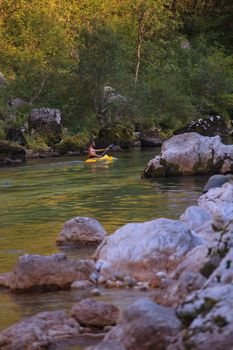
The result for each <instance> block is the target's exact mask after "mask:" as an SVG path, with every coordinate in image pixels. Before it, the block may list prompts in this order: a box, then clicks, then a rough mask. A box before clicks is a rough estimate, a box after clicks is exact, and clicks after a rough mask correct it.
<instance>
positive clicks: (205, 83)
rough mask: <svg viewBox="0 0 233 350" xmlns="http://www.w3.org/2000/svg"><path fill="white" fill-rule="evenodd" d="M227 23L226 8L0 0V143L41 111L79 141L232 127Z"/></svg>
mask: <svg viewBox="0 0 233 350" xmlns="http://www.w3.org/2000/svg"><path fill="white" fill-rule="evenodd" d="M232 23H233V5H232V4H231V2H230V1H227V0H218V1H217V0H197V1H192V0H157V1H154V0H146V1H145V0H124V1H120V0H112V1H111V2H109V1H107V0H80V1H78V2H77V1H70V0H63V1H58V0H50V1H45V0H40V1H37V0H30V1H29V0H17V1H15V0H2V1H1V4H0V73H1V75H0V137H1V138H4V135H5V132H6V128H7V127H9V126H12V125H13V126H16V127H22V126H23V125H24V122H25V121H26V119H27V116H28V113H29V111H30V110H31V109H33V108H40V107H49V108H57V109H60V110H61V113H62V118H63V119H62V123H63V126H64V127H65V128H67V129H68V134H69V135H70V136H71V137H73V135H76V134H77V133H78V132H82V133H83V135H84V138H85V137H86V134H87V132H88V133H89V134H90V135H92V134H96V133H98V131H99V130H100V129H103V128H104V129H106V128H111V127H112V126H113V125H119V124H120V125H123V128H124V125H125V126H126V127H127V125H130V128H132V130H134V131H145V129H146V130H153V129H154V130H162V131H163V132H168V133H169V130H174V129H176V128H179V127H182V126H183V125H184V124H185V123H187V122H188V121H190V120H193V119H197V118H200V117H203V116H206V115H209V114H211V113H214V114H219V115H222V116H224V117H226V118H228V119H229V118H232V117H233V115H232V107H233V93H232V91H233V66H232V64H233V49H232V39H233V38H232V36H233V34H232V33H233V30H232ZM156 128H157V129H156ZM126 134H127V133H126ZM72 141H73V142H74V144H75V142H76V141H75V140H72ZM66 142H70V141H68V140H66Z"/></svg>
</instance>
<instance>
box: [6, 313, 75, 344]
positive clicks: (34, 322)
mask: <svg viewBox="0 0 233 350" xmlns="http://www.w3.org/2000/svg"><path fill="white" fill-rule="evenodd" d="M78 334H79V324H78V323H77V322H76V321H75V320H74V319H73V318H70V317H68V316H67V315H66V314H65V312H63V311H53V312H41V313H38V314H37V315H35V316H33V317H29V318H26V319H25V320H23V321H20V322H17V323H16V324H14V325H13V326H11V327H9V328H7V329H6V330H5V331H3V332H1V333H0V348H1V350H13V349H14V350H16V349H17V350H20V349H26V350H35V349H48V347H49V346H51V345H52V344H54V343H56V342H57V341H60V340H62V339H67V338H69V337H75V336H77V335H78Z"/></svg>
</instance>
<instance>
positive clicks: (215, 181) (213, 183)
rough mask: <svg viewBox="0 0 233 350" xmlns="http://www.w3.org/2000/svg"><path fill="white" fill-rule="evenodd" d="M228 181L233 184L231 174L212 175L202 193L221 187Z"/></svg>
mask: <svg viewBox="0 0 233 350" xmlns="http://www.w3.org/2000/svg"><path fill="white" fill-rule="evenodd" d="M228 181H231V182H233V175H231V174H227V175H213V176H211V177H210V178H209V180H208V181H207V183H206V185H205V187H204V188H203V191H202V193H206V192H208V191H209V190H210V189H211V188H215V187H221V186H222V185H223V184H225V183H226V182H228Z"/></svg>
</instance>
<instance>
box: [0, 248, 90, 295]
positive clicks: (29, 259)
mask: <svg viewBox="0 0 233 350" xmlns="http://www.w3.org/2000/svg"><path fill="white" fill-rule="evenodd" d="M94 271H95V264H94V262H93V261H91V260H72V259H68V258H67V257H66V256H65V255H64V254H53V255H51V256H41V255H29V254H25V255H23V256H21V257H20V258H19V260H18V262H17V264H16V267H15V269H14V270H13V272H12V273H11V274H10V275H8V276H7V282H8V286H7V283H6V280H5V285H4V286H5V287H6V286H7V287H8V288H9V289H10V290H12V291H31V290H37V291H38V290H39V291H40V290H42V291H43V290H53V289H64V288H67V287H69V286H70V285H71V283H72V282H74V281H76V280H84V279H89V276H90V274H91V273H92V272H94ZM0 280H1V279H0ZM2 284H3V283H2Z"/></svg>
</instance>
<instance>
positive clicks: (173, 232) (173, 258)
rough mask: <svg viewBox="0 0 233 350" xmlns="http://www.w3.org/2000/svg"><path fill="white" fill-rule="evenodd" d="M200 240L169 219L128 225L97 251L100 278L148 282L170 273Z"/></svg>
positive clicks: (178, 223)
mask: <svg viewBox="0 0 233 350" xmlns="http://www.w3.org/2000/svg"><path fill="white" fill-rule="evenodd" d="M201 243H203V239H202V238H200V237H198V236H197V235H195V234H194V233H193V232H192V231H191V230H190V229H189V228H188V227H187V225H186V224H184V223H182V222H180V221H177V220H170V219H156V220H152V221H148V222H144V223H131V224H127V225H125V226H123V227H121V228H120V229H118V230H117V231H116V232H115V233H114V234H113V235H111V236H110V237H108V238H107V239H106V240H105V242H104V244H102V245H101V246H100V247H99V249H97V253H96V258H97V260H98V261H97V268H99V269H100V275H102V277H104V278H106V279H112V278H114V276H115V275H122V276H127V275H130V276H132V277H134V278H137V279H139V280H148V279H149V278H151V277H153V276H154V274H155V273H156V272H158V271H170V270H172V269H174V268H175V267H176V266H177V264H178V263H179V262H180V261H181V260H182V259H183V258H184V256H185V254H186V253H187V252H189V251H190V250H191V249H193V248H194V247H195V246H197V245H198V244H201Z"/></svg>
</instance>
